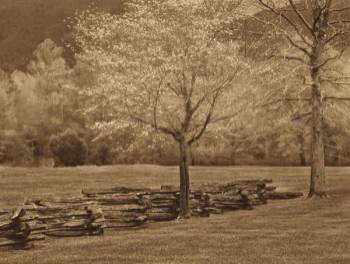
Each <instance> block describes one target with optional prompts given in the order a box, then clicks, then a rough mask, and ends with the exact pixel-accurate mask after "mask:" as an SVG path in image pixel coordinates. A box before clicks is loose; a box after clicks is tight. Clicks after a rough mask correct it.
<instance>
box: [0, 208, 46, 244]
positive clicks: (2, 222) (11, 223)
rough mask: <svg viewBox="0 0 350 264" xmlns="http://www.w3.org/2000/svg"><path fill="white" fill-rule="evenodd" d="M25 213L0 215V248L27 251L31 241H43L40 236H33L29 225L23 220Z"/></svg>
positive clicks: (3, 213)
mask: <svg viewBox="0 0 350 264" xmlns="http://www.w3.org/2000/svg"><path fill="white" fill-rule="evenodd" d="M25 215H26V211H25V210H23V209H19V210H16V211H14V212H2V213H0V248H3V247H11V248H15V249H28V248H31V247H32V246H33V244H32V242H33V241H38V240H43V239H44V237H43V236H41V235H37V234H34V233H33V232H32V229H31V227H30V225H29V224H28V223H27V222H26V221H25V220H24V217H25Z"/></svg>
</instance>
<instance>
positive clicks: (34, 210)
mask: <svg viewBox="0 0 350 264" xmlns="http://www.w3.org/2000/svg"><path fill="white" fill-rule="evenodd" d="M270 184H271V181H270V180H255V181H235V182H231V183H226V184H217V183H211V184H205V185H197V186H196V185H195V186H193V187H192V191H191V193H190V208H191V212H192V216H197V217H208V216H210V214H222V213H224V212H226V211H233V210H251V209H253V208H254V206H258V205H261V204H265V203H266V202H267V200H272V199H273V200H275V199H293V198H297V197H300V196H302V194H301V193H293V192H276V191H275V189H276V188H275V187H274V186H271V185H270ZM179 196H180V192H179V189H178V187H175V186H162V187H161V188H160V189H131V188H125V187H116V188H110V189H104V190H103V189H102V190H101V189H97V190H92V189H90V190H83V191H82V195H81V196H80V197H73V198H50V199H31V200H27V201H26V202H25V205H24V206H23V207H22V208H21V209H20V210H17V211H16V212H14V213H10V212H3V213H1V212H0V247H5V246H12V247H15V248H28V247H30V246H31V242H32V241H36V240H42V239H44V238H45V236H55V237H70V236H71V237H76V236H91V235H101V234H103V232H104V229H105V228H113V229H130V228H139V227H143V226H145V225H146V224H147V223H148V222H157V221H170V220H173V219H176V218H177V217H178V214H179Z"/></svg>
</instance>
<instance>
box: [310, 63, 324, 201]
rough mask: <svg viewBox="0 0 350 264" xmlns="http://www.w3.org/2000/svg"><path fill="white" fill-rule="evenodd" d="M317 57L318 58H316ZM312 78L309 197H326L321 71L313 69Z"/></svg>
mask: <svg viewBox="0 0 350 264" xmlns="http://www.w3.org/2000/svg"><path fill="white" fill-rule="evenodd" d="M316 57H317V56H316ZM311 77H312V98H311V100H312V145H311V182H310V190H309V197H313V196H318V197H323V196H325V195H326V190H325V185H326V181H325V147H324V131H323V107H322V95H321V89H320V88H321V85H320V78H319V70H318V69H317V67H312V69H311Z"/></svg>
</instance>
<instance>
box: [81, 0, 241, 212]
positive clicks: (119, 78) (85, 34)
mask: <svg viewBox="0 0 350 264" xmlns="http://www.w3.org/2000/svg"><path fill="white" fill-rule="evenodd" d="M239 2H240V1H229V0H225V1H217V2H216V1H211V4H209V2H208V1H202V0H199V1H172V0H164V1H160V0H148V1H147V0H140V1H131V2H130V3H128V4H126V6H125V13H124V14H123V15H122V16H115V15H111V14H106V13H99V12H92V11H87V12H85V13H83V14H81V15H79V16H78V17H77V23H76V25H75V40H76V42H77V44H78V46H79V47H80V52H79V53H77V58H78V60H79V61H81V62H84V63H85V64H87V65H89V66H90V67H91V68H93V69H94V73H95V74H96V81H95V83H94V85H91V86H90V87H88V88H87V89H85V91H84V93H85V95H86V96H88V97H90V98H92V99H93V98H99V99H101V98H102V99H103V105H104V106H105V108H106V109H108V110H107V112H106V118H105V120H104V122H103V123H101V126H102V127H104V128H106V125H109V126H110V129H118V128H123V127H125V126H127V125H129V124H130V123H138V124H142V125H145V126H147V127H148V128H152V129H154V130H156V131H158V132H162V133H164V134H166V135H169V136H170V137H171V138H172V139H173V140H175V141H176V142H177V144H178V147H179V156H180V159H179V166H180V217H183V218H187V217H189V216H190V210H189V191H190V189H189V188H190V182H189V149H190V146H191V145H192V144H193V143H194V142H196V141H198V140H199V139H200V138H201V136H202V135H203V134H204V132H205V131H206V129H207V127H208V126H209V125H210V124H212V123H216V122H219V121H223V120H226V119H229V118H230V117H232V116H234V115H237V114H238V110H237V107H235V102H236V100H237V101H238V97H240V96H241V95H242V94H243V92H244V89H243V88H242V87H240V89H237V88H238V87H237V85H235V79H236V77H237V75H238V74H239V73H240V72H241V71H242V70H243V68H244V65H243V63H242V60H241V58H239V56H238V48H237V46H238V45H237V43H235V42H233V41H227V42H219V41H218V40H216V39H215V38H214V37H213V36H214V34H212V32H213V29H214V28H215V27H216V26H217V25H218V24H219V23H222V22H223V20H224V19H225V20H230V19H232V18H233V16H235V15H236V13H235V12H233V10H236V8H237V7H238V6H239ZM228 14H230V16H228ZM90 102H93V100H91V101H90ZM99 103H101V102H100V100H99ZM95 108H96V105H95V104H93V103H92V104H89V106H88V107H87V109H86V111H93V109H95Z"/></svg>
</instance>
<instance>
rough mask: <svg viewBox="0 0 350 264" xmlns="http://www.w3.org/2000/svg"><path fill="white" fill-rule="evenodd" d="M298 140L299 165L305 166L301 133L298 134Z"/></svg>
mask: <svg viewBox="0 0 350 264" xmlns="http://www.w3.org/2000/svg"><path fill="white" fill-rule="evenodd" d="M298 141H299V145H300V149H299V160H300V166H303V167H304V166H306V157H305V150H304V143H305V141H304V137H303V135H298Z"/></svg>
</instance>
